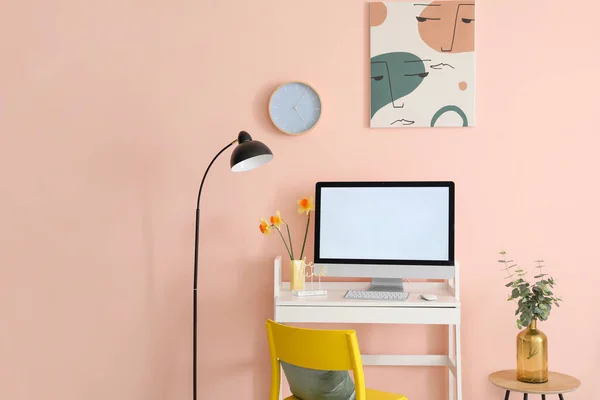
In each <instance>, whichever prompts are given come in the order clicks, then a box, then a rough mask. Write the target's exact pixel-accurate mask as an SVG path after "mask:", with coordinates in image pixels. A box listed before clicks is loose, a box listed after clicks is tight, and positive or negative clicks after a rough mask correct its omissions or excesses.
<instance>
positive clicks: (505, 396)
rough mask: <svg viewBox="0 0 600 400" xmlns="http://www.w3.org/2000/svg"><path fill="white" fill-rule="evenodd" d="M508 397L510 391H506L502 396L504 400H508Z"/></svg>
mask: <svg viewBox="0 0 600 400" xmlns="http://www.w3.org/2000/svg"><path fill="white" fill-rule="evenodd" d="M509 397H510V390H507V391H506V394H505V395H504V400H508V398H509Z"/></svg>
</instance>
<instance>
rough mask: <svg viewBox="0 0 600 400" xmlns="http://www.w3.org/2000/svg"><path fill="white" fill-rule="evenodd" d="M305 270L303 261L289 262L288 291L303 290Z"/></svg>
mask: <svg viewBox="0 0 600 400" xmlns="http://www.w3.org/2000/svg"><path fill="white" fill-rule="evenodd" d="M305 269H306V263H305V262H304V260H291V261H290V290H304V275H305Z"/></svg>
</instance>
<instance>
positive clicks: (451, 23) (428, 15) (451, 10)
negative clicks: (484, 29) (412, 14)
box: [414, 1, 475, 53]
mask: <svg viewBox="0 0 600 400" xmlns="http://www.w3.org/2000/svg"><path fill="white" fill-rule="evenodd" d="M414 6H415V9H416V10H415V11H416V12H417V13H419V12H420V13H419V14H418V16H417V17H416V19H417V24H418V28H419V35H420V36H421V39H423V41H424V42H425V43H426V44H427V45H428V46H429V47H431V48H432V49H433V50H435V51H438V52H440V53H466V52H471V51H474V50H475V3H474V2H469V1H434V2H432V3H430V4H421V3H415V5H414ZM421 8H422V10H419V9H421Z"/></svg>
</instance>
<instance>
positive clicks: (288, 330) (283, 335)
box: [267, 320, 366, 400]
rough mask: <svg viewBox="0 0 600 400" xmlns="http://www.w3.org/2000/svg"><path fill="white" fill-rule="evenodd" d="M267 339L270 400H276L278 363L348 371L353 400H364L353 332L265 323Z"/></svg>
mask: <svg viewBox="0 0 600 400" xmlns="http://www.w3.org/2000/svg"><path fill="white" fill-rule="evenodd" d="M267 335H268V338H269V350H270V352H271V400H278V399H279V389H280V387H279V382H280V379H281V370H280V363H279V361H283V362H286V363H288V364H293V365H296V366H298V367H303V368H311V369H318V370H326V371H344V370H351V371H352V373H353V374H354V385H355V387H356V400H364V399H365V397H366V395H365V377H364V373H363V364H362V359H361V357H360V350H359V347H358V339H357V338H356V332H355V331H353V330H325V329H307V328H295V327H291V326H286V325H282V324H279V323H277V322H275V321H272V320H267Z"/></svg>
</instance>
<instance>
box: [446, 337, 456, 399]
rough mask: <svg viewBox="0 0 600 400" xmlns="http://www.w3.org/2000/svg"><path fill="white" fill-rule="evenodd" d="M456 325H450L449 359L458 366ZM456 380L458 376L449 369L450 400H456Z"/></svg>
mask: <svg viewBox="0 0 600 400" xmlns="http://www.w3.org/2000/svg"><path fill="white" fill-rule="evenodd" d="M455 344H456V342H455V336H454V325H448V358H450V361H452V362H454V363H455V364H456V356H455V354H456V347H455ZM455 379H456V376H454V374H453V373H452V369H451V368H448V400H454V396H455V387H456V385H455V382H456V381H455Z"/></svg>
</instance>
